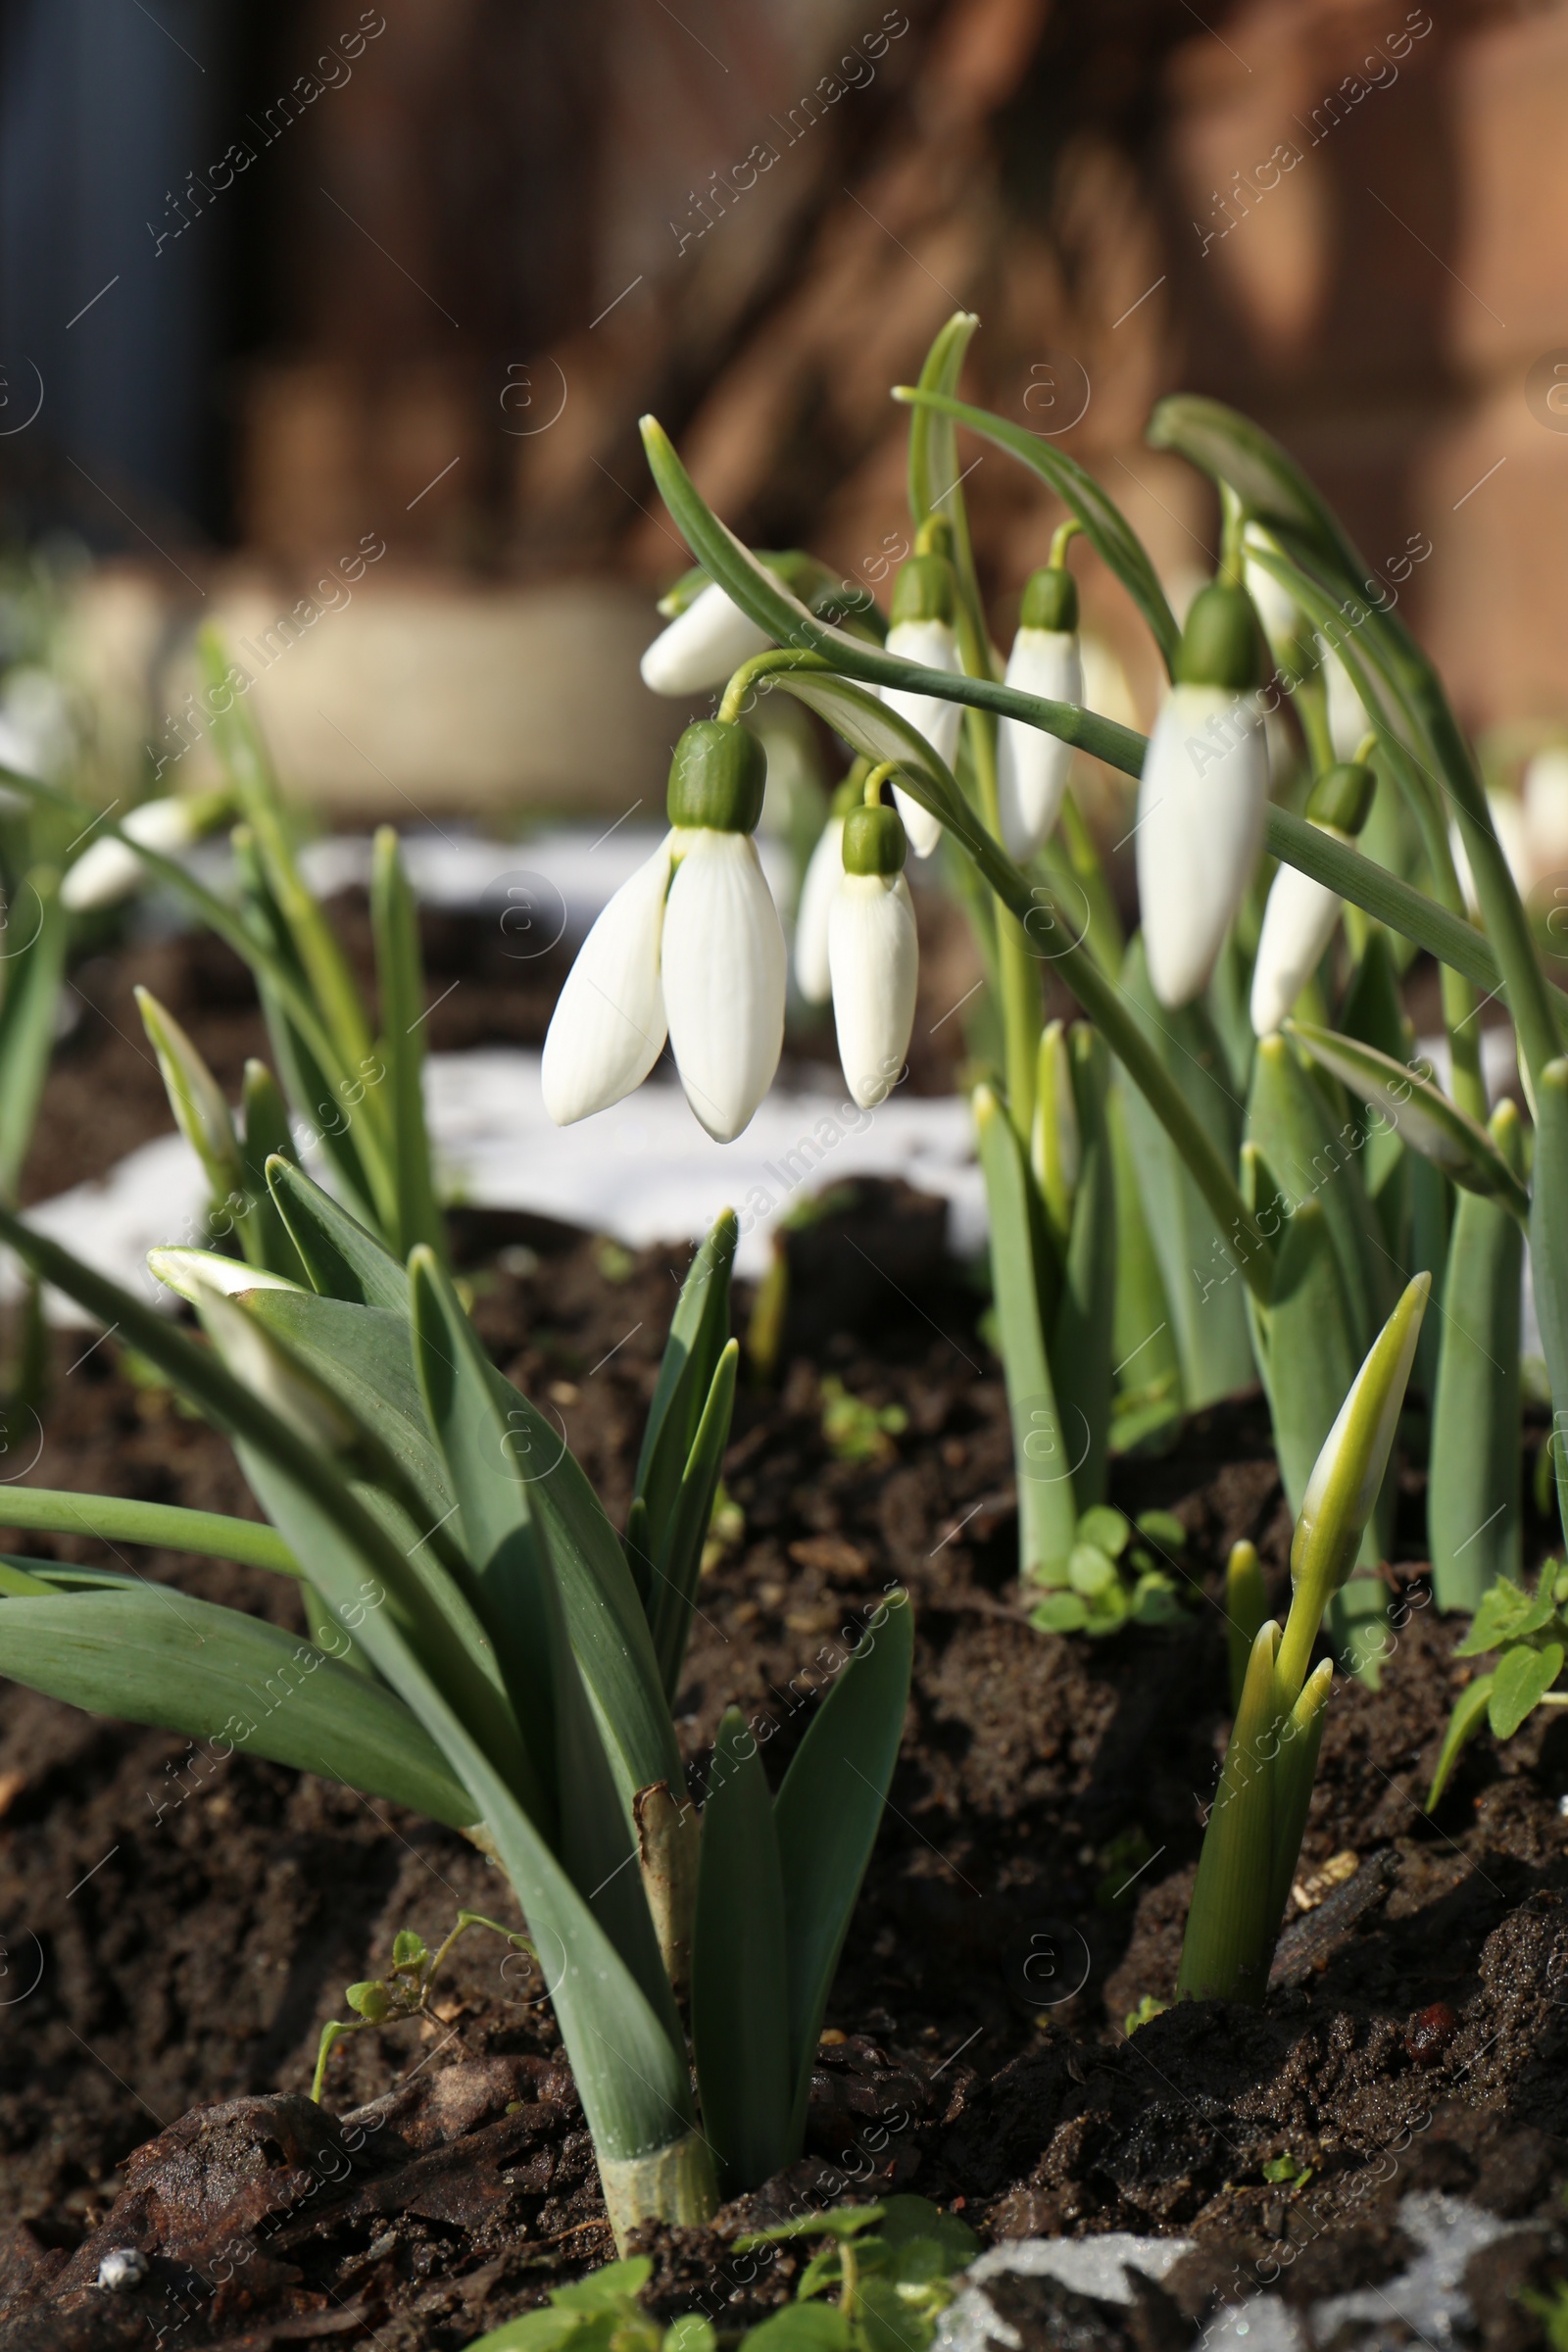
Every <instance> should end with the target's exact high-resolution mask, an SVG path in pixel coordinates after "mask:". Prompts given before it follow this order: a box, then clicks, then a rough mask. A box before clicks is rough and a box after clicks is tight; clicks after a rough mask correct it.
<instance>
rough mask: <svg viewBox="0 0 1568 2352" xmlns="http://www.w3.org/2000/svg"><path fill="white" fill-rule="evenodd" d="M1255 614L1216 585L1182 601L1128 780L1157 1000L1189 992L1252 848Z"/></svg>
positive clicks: (1259, 818) (1259, 825) (1257, 760)
mask: <svg viewBox="0 0 1568 2352" xmlns="http://www.w3.org/2000/svg"><path fill="white" fill-rule="evenodd" d="M1257 666H1258V662H1257V621H1256V616H1255V615H1254V613H1253V612H1252V608H1251V604H1250V600H1249V599H1248V598H1247V597H1246V596H1245V595H1244V594H1243V593H1242V591H1241V590H1239V589H1236V588H1232V587H1229V586H1227V585H1226V584H1224V583H1223V582H1219V581H1216V582H1215V583H1214V585H1213V586H1212V587H1209V588H1205V589H1204V590H1203V592H1202V594H1201V596H1200V597H1198V598H1197V599H1196V601H1195V603H1194V605H1193V609H1192V613H1190V615H1189V617H1188V621H1187V626H1186V628H1185V629H1184V631H1183V633H1182V643H1181V650H1180V655H1179V658H1178V662H1177V681H1178V682H1177V684H1176V685H1174V686H1173V687H1172V688H1171V691H1170V694H1169V696H1168V697H1167V699H1166V702H1165V706H1164V708H1163V710H1162V711H1160V713H1159V716H1158V718H1157V719H1156V720H1155V721H1154V731H1153V733H1152V736H1151V737H1150V742H1149V753H1148V756H1147V758H1146V759H1145V761H1144V772H1143V778H1142V781H1141V782H1140V784H1139V788H1138V826H1137V837H1138V850H1137V858H1138V897H1139V904H1140V907H1142V910H1143V926H1144V945H1145V949H1146V952H1147V955H1148V958H1149V976H1150V980H1151V982H1152V987H1153V990H1154V994H1155V996H1156V997H1158V999H1159V1001H1160V1003H1161V1004H1162V1005H1171V1006H1173V1007H1174V1006H1176V1005H1189V1004H1191V1003H1192V1001H1193V999H1194V998H1195V997H1196V996H1199V995H1201V992H1202V990H1203V989H1204V988H1205V987H1206V985H1207V983H1208V978H1209V975H1210V973H1211V972H1212V971H1213V969H1214V964H1215V961H1216V959H1217V958H1218V956H1219V952H1220V949H1221V947H1222V945H1223V944H1224V939H1225V934H1226V932H1227V931H1228V929H1229V928H1230V925H1231V923H1232V921H1233V919H1234V917H1235V914H1236V910H1237V908H1238V907H1240V905H1241V903H1242V900H1243V897H1244V896H1245V894H1246V891H1247V886H1248V884H1249V883H1250V880H1251V878H1252V874H1253V871H1254V869H1255V868H1256V865H1257V860H1258V856H1259V853H1260V852H1261V850H1262V846H1263V817H1264V810H1265V808H1266V805H1267V801H1268V782H1269V767H1268V744H1267V740H1266V738H1265V736H1264V732H1263V711H1262V706H1261V703H1260V702H1259V700H1258V696H1257V693H1256V691H1255V687H1256V680H1257Z"/></svg>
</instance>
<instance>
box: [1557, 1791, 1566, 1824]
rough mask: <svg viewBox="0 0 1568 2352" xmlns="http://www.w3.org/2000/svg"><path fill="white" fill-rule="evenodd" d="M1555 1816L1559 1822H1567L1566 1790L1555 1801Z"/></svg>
mask: <svg viewBox="0 0 1568 2352" xmlns="http://www.w3.org/2000/svg"><path fill="white" fill-rule="evenodd" d="M1557 1816H1558V1819H1559V1820H1561V1821H1568V1790H1564V1792H1563V1794H1562V1795H1561V1796H1559V1797H1558V1799H1557Z"/></svg>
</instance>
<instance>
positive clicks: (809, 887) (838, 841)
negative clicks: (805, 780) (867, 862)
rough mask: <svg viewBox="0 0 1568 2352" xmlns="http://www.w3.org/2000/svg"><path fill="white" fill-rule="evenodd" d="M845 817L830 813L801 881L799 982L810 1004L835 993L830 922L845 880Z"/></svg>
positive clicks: (797, 943) (797, 952) (797, 926)
mask: <svg viewBox="0 0 1568 2352" xmlns="http://www.w3.org/2000/svg"><path fill="white" fill-rule="evenodd" d="M843 843H844V819H843V817H842V816H840V815H833V816H830V817H829V818H828V820H827V823H826V824H825V825H824V826H823V827H822V830H821V832H820V833H819V834H818V835H817V839H816V847H815V849H814V850H813V851H812V852H811V855H810V858H809V861H808V863H807V868H806V879H805V881H804V882H803V883H802V884H801V903H800V906H799V907H798V908H797V909H796V915H795V985H796V987H797V988H798V989H799V990H800V992H801V994H802V996H803V997H804V998H805V999H806V1002H807V1003H808V1005H825V1004H826V1003H827V1001H828V998H829V997H830V996H831V995H832V993H833V980H832V975H831V973H830V971H829V969H828V960H827V922H828V916H829V914H830V913H831V912H832V909H833V901H834V899H835V898H836V897H837V895H838V887H839V884H840V883H841V882H842V881H843V879H844V850H843Z"/></svg>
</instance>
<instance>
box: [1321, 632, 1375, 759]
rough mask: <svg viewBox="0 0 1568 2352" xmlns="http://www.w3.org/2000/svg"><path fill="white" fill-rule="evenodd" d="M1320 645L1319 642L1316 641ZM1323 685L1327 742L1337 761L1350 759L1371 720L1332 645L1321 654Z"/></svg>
mask: <svg viewBox="0 0 1568 2352" xmlns="http://www.w3.org/2000/svg"><path fill="white" fill-rule="evenodd" d="M1318 642H1319V644H1321V643H1322V639H1321V638H1320V639H1319V640H1318ZM1323 684H1324V688H1325V691H1326V693H1327V695H1328V719H1329V740H1330V742H1331V743H1332V744H1333V746H1334V757H1335V759H1336V760H1353V759H1354V758H1355V755H1356V753H1357V752H1358V751H1359V750H1360V748H1361V745H1362V743H1363V742H1364V740H1365V738H1366V735H1367V731H1368V729H1369V728H1370V726H1371V724H1372V721H1371V720H1370V719H1369V718H1368V716H1367V714H1366V705H1365V704H1364V703H1363V702H1362V700H1361V697H1360V696H1359V694H1357V692H1356V690H1355V681H1354V679H1353V678H1352V677H1351V675H1350V673H1349V671H1348V669H1347V668H1346V666H1345V663H1344V662H1342V661H1341V660H1340V657H1339V655H1338V654H1337V653H1336V652H1335V650H1334V648H1333V646H1328V647H1326V648H1325V650H1324V655H1323Z"/></svg>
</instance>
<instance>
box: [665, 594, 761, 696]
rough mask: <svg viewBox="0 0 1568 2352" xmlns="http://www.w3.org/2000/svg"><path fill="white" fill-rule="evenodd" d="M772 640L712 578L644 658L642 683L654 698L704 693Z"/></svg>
mask: <svg viewBox="0 0 1568 2352" xmlns="http://www.w3.org/2000/svg"><path fill="white" fill-rule="evenodd" d="M772 642H773V640H772V638H771V637H769V636H768V634H767V632H766V630H765V629H760V628H759V627H758V625H757V623H756V621H755V620H750V619H748V617H747V615H746V614H745V613H743V612H742V611H741V609H740V607H739V605H735V604H732V603H731V602H730V599H729V597H728V595H727V594H726V593H725V591H724V590H723V589H722V588H721V587H720V586H719V584H718V582H717V581H716V580H710V581H709V583H708V586H707V587H706V588H703V589H700V590H699V591H698V593H697V595H696V596H694V597H693V599H692V601H691V603H690V604H689V605H688V606H687V608H686V610H685V612H684V613H677V614H676V615H675V618H674V619H673V620H672V621H671V622H670V623H669V626H668V627H667V628H665V629H663V630H662V631H661V632H660V634H659V635H658V636H657V637H656V638H655V639H654V642H653V644H652V645H651V646H650V647H649V648H648V650H647V652H646V653H645V654H644V656H643V659H642V675H643V684H644V685H645V686H651V687H652V688H653V691H654V692H655V694H670V695H686V694H703V693H706V691H707V690H708V688H709V687H710V686H718V685H721V684H722V683H723V681H724V680H725V679H726V678H727V677H728V676H729V675H730V672H731V671H732V670H736V669H739V667H740V665H741V663H742V662H749V661H750V660H751V658H752V656H753V655H754V654H763V653H766V651H767V649H768V647H769V646H770V645H771V644H772Z"/></svg>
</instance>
